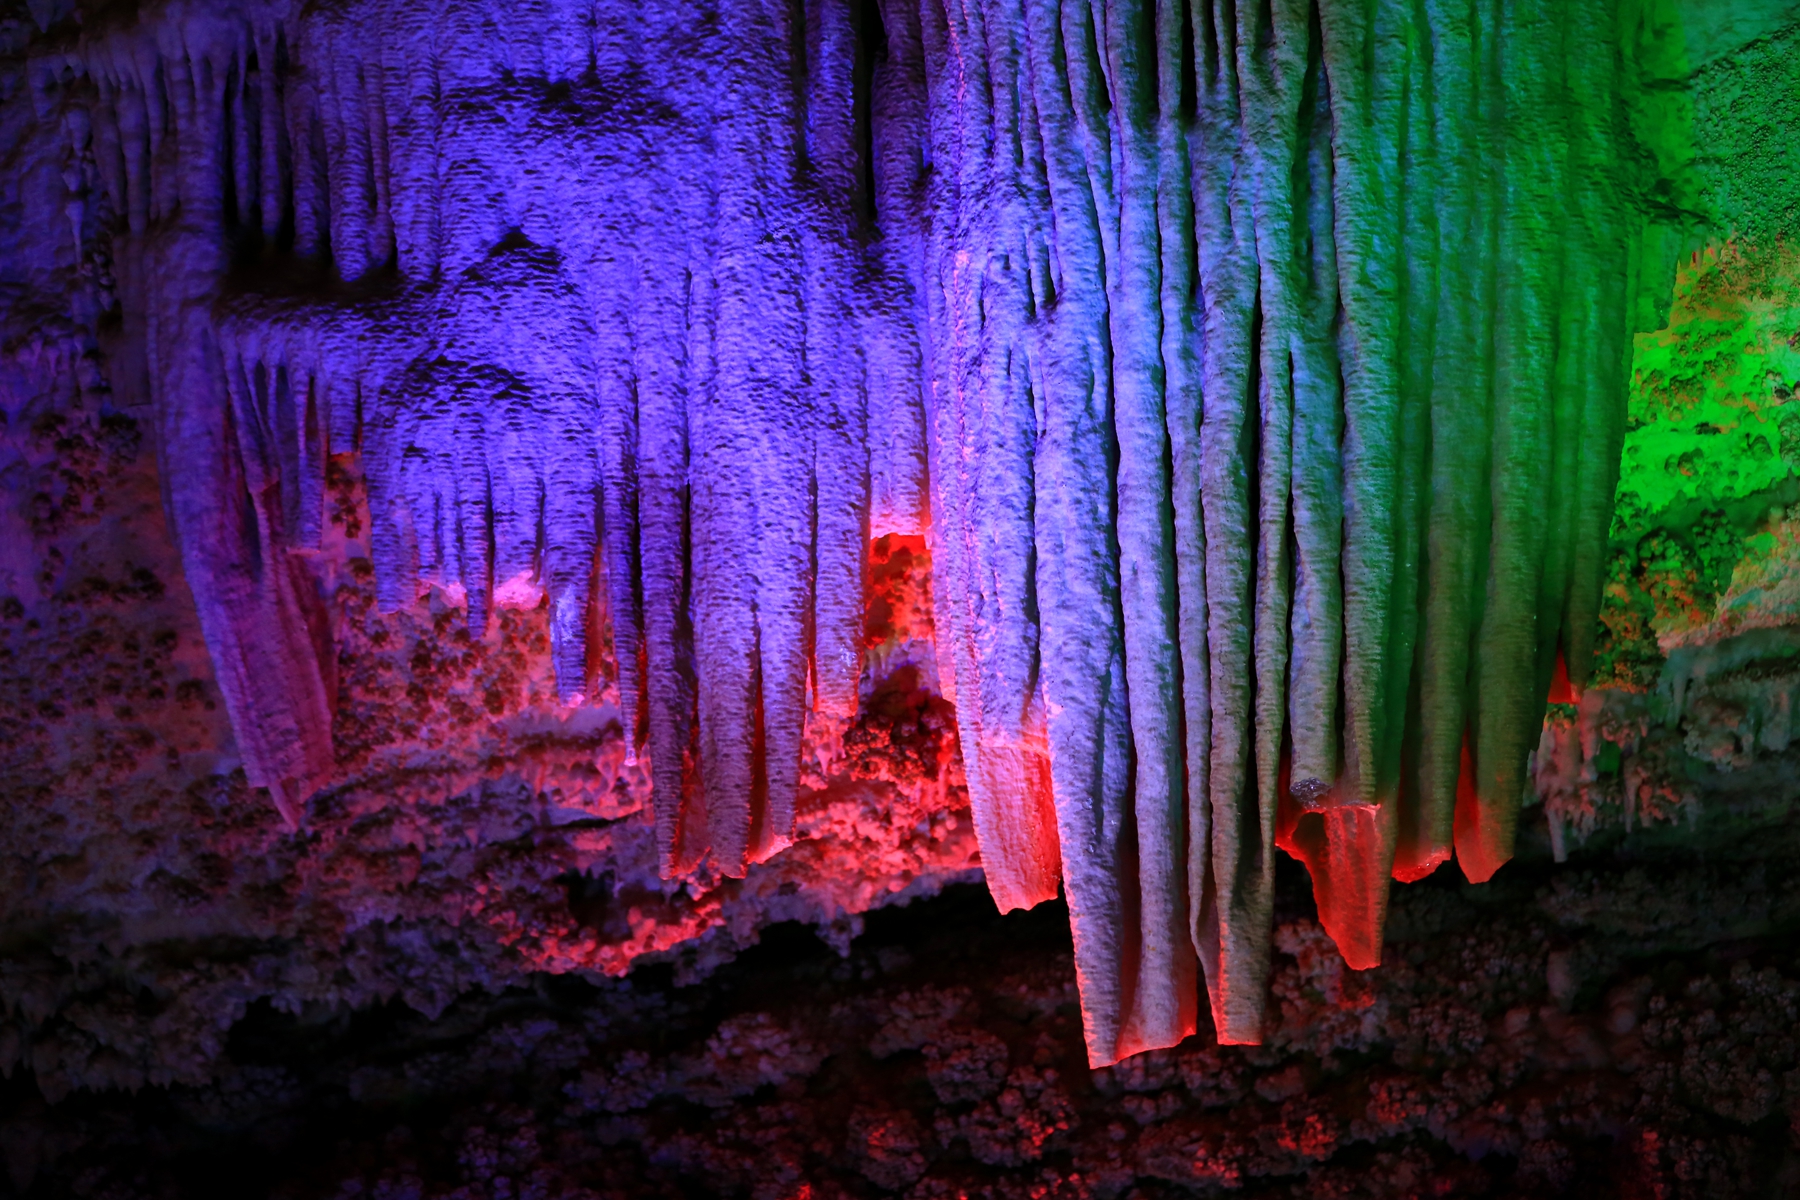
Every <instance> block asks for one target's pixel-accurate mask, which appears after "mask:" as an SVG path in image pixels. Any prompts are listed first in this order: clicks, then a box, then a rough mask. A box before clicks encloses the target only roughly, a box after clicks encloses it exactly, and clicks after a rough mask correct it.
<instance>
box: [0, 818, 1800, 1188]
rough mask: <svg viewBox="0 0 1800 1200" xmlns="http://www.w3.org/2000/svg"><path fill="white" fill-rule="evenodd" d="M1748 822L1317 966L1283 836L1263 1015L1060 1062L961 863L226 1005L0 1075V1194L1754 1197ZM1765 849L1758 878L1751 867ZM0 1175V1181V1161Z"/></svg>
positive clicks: (1777, 1095) (1756, 1088)
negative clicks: (899, 887)
mask: <svg viewBox="0 0 1800 1200" xmlns="http://www.w3.org/2000/svg"><path fill="white" fill-rule="evenodd" d="M1773 841H1779V844H1780V855H1779V856H1777V857H1776V858H1774V859H1770V860H1759V859H1758V858H1757V856H1756V852H1755V851H1754V850H1753V849H1751V848H1750V847H1749V846H1747V845H1745V844H1734V845H1733V846H1732V847H1731V849H1732V850H1733V852H1734V854H1735V855H1736V862H1735V863H1734V865H1733V866H1732V867H1729V868H1724V867H1718V866H1700V865H1694V864H1691V863H1690V864H1681V863H1679V862H1674V861H1669V860H1658V861H1653V862H1651V863H1647V864H1646V865H1645V868H1644V869H1642V870H1639V871H1636V872H1622V871H1620V870H1618V869H1617V868H1616V866H1615V867H1611V868H1608V867H1607V866H1606V865H1605V864H1601V865H1600V869H1599V870H1597V871H1596V870H1592V869H1581V870H1576V871H1567V870H1560V871H1557V872H1556V873H1555V874H1549V875H1547V874H1546V873H1545V872H1546V870H1547V869H1548V868H1550V866H1551V864H1550V863H1549V862H1548V860H1547V858H1540V857H1537V856H1535V855H1533V854H1532V853H1531V852H1529V851H1527V853H1526V855H1525V857H1526V859H1527V860H1528V861H1527V862H1526V863H1523V864H1521V865H1520V867H1518V868H1509V869H1508V873H1504V874H1503V875H1502V877H1501V879H1507V878H1508V875H1510V880H1509V881H1508V882H1505V883H1502V882H1501V881H1500V880H1496V881H1495V882H1494V883H1491V884H1487V885H1484V886H1481V887H1472V886H1466V885H1461V884H1460V881H1453V880H1452V879H1451V877H1450V876H1449V874H1448V873H1445V874H1444V875H1441V876H1439V877H1437V878H1435V879H1434V880H1432V881H1431V882H1428V883H1424V884H1420V885H1417V886H1415V887H1414V888H1410V889H1398V890H1396V893H1395V896H1394V900H1393V908H1392V913H1391V919H1390V926H1389V934H1390V936H1389V943H1388V956H1387V957H1388V963H1387V965H1385V966H1384V967H1383V968H1382V969H1381V970H1380V971H1373V972H1356V971H1351V970H1349V969H1348V968H1347V967H1346V966H1345V964H1344V962H1343V959H1342V957H1341V956H1340V955H1339V954H1338V953H1337V951H1336V950H1335V948H1334V947H1333V946H1332V943H1331V940H1330V938H1329V937H1328V936H1327V935H1326V934H1325V933H1324V931H1323V930H1322V929H1321V928H1320V926H1319V925H1318V923H1317V921H1316V919H1315V918H1314V916H1313V914H1312V911H1311V905H1310V901H1309V897H1308V895H1307V892H1308V887H1307V882H1306V880H1305V879H1304V878H1303V876H1302V875H1301V873H1300V871H1299V870H1298V869H1297V868H1293V864H1289V868H1290V869H1291V870H1290V872H1287V873H1284V878H1283V879H1282V880H1281V881H1279V882H1278V885H1277V889H1276V908H1277V916H1276V926H1275V938H1274V945H1275V953H1274V963H1273V968H1272V970H1271V976H1270V982H1271V989H1272V994H1273V1000H1274V1003H1273V1004H1272V1005H1271V1008H1270V1012H1269V1015H1268V1019H1267V1024H1266V1026H1265V1028H1264V1030H1263V1031H1262V1032H1263V1045H1261V1046H1258V1047H1232V1046H1217V1045H1214V1044H1213V1042H1212V1039H1211V1038H1200V1039H1191V1040H1189V1041H1188V1042H1186V1043H1184V1044H1183V1045H1182V1046H1181V1047H1179V1048H1176V1049H1172V1050H1162V1051H1155V1052H1151V1053H1148V1054H1144V1055H1139V1056H1136V1057H1134V1058H1132V1059H1129V1060H1127V1061H1126V1062H1123V1063H1121V1064H1118V1065H1117V1066H1114V1067H1112V1068H1109V1069H1104V1070H1100V1071H1093V1072H1090V1071H1089V1070H1088V1069H1087V1065H1086V1049H1085V1045H1084V1039H1083V1036H1082V1031H1081V1009H1080V1006H1079V1004H1078V1003H1077V997H1076V993H1075V988H1074V966H1073V961H1072V956H1071V949H1072V947H1071V944H1070V941H1069V937H1068V932H1067V930H1068V924H1067V920H1066V914H1065V912H1064V910H1063V908H1062V906H1061V905H1060V904H1052V905H1046V906H1044V907H1043V908H1042V909H1040V910H1038V911H1036V912H1033V913H1029V914H1013V915H1011V916H1007V917H1001V916H999V915H998V914H997V913H995V912H994V910H993V908H992V905H991V902H990V901H988V900H987V898H986V897H985V896H984V895H982V894H981V893H980V892H979V891H977V890H976V889H975V888H960V889H954V890H953V891H951V892H949V893H946V894H945V896H944V897H942V898H940V899H937V900H932V901H925V902H922V903H921V904H919V905H916V906H914V907H912V908H910V909H904V910H892V911H890V912H889V913H885V914H881V915H879V916H876V917H872V918H871V921H870V926H869V929H868V932H867V933H866V934H865V935H864V936H863V937H861V938H859V939H858V940H857V941H856V942H855V943H853V944H852V945H851V946H850V947H849V953H848V954H847V955H845V956H842V957H840V956H839V955H838V954H837V953H835V952H833V951H831V950H829V949H827V948H826V947H824V946H822V945H820V944H819V943H818V942H817V941H816V940H815V939H813V938H812V937H811V936H810V935H808V934H806V933H804V932H801V931H797V930H792V929H783V930H777V931H774V933H775V935H776V936H772V937H771V938H770V939H769V941H768V943H767V944H765V945H764V946H762V947H759V948H757V949H755V950H752V951H750V952H748V953H747V954H746V955H745V956H744V957H743V958H741V959H740V960H739V961H738V962H736V963H733V964H731V965H730V966H727V967H725V968H723V969H722V970H721V971H720V972H719V973H718V974H716V975H715V976H713V977H712V979H711V980H709V981H708V982H707V983H705V984H701V985H697V986H688V987H675V986H672V985H671V983H670V982H669V979H668V977H667V975H666V974H664V975H660V976H658V975H656V974H655V973H650V974H645V975H639V976H637V977H635V978H634V979H632V980H629V981H619V982H611V983H605V984H601V985H599V986H597V987H595V986H586V985H582V984H579V983H575V982H573V981H569V980H567V979H558V978H556V977H540V978H539V980H538V981H537V982H536V983H535V984H534V985H531V986H525V987H520V988H516V989H512V990H509V991H507V992H505V993H503V994H500V995H493V996H470V997H467V998H465V999H463V1000H461V1001H459V1002H458V1003H457V1004H455V1005H452V1006H451V1007H449V1008H448V1009H446V1010H445V1011H444V1012H443V1013H441V1014H439V1015H437V1016H436V1017H435V1018H433V1017H426V1016H423V1015H420V1014H418V1013H416V1012H413V1011H410V1010H408V1009H406V1008H405V1007H404V1006H400V1005H389V1006H386V1007H382V1008H376V1009H368V1010H364V1011H362V1012H360V1013H357V1014H355V1015H350V1014H347V1013H337V1014H329V1013H326V1012H323V1011H319V1012H312V1013H304V1014H296V1015H289V1014H284V1013H281V1012H278V1011H276V1010H274V1009H273V1008H271V1007H270V1006H268V1005H266V1004H265V1005H259V1006H257V1007H256V1008H255V1009H254V1010H252V1011H251V1012H250V1013H249V1014H247V1016H246V1018H245V1019H244V1020H243V1021H241V1022H240V1023H239V1024H238V1026H237V1027H236V1028H235V1029H234V1031H233V1033H232V1037H231V1040H230V1045H229V1047H228V1051H227V1055H226V1058H225V1059H224V1061H222V1062H221V1064H220V1066H219V1069H218V1071H217V1073H216V1074H215V1076H214V1077H213V1078H212V1079H211V1080H209V1081H208V1082H206V1083H204V1084H200V1085H192V1086H175V1087H169V1088H152V1089H149V1090H146V1091H144V1092H140V1093H138V1094H136V1095H128V1094H126V1093H123V1092H118V1091H114V1092H109V1093H106V1094H103V1095H92V1096H81V1097H72V1098H70V1099H69V1100H67V1101H64V1102H63V1103H62V1104H60V1105H58V1106H56V1107H55V1108H53V1109H47V1108H45V1107H44V1105H43V1103H42V1101H41V1100H40V1099H38V1098H37V1096H36V1095H35V1094H34V1093H33V1092H32V1090H31V1089H30V1088H29V1086H26V1087H20V1086H17V1085H14V1086H12V1087H8V1088H5V1089H3V1090H0V1150H3V1151H4V1154H5V1156H6V1163H7V1167H8V1172H7V1174H6V1176H5V1177H4V1178H0V1192H6V1194H16V1195H23V1196H53V1195H70V1194H73V1195H81V1196H104V1197H112V1198H116V1200H128V1198H129V1200H136V1198H138V1197H161V1196H185V1197H204V1196H211V1195H219V1196H227V1195H229V1196H246V1195H265V1194H266V1195H269V1196H272V1197H282V1198H288V1197H292V1198H295V1200H298V1198H300V1197H314V1196H319V1197H341V1198H345V1200H348V1198H350V1197H393V1198H398V1197H415V1198H424V1197H433V1198H450V1197H455V1198H457V1200H474V1198H477V1197H480V1198H483V1200H486V1198H489V1197H494V1198H498V1197H515V1198H516V1197H546V1198H547V1197H595V1198H598V1197H604V1198H608V1200H610V1198H612V1197H619V1198H621V1200H623V1198H625V1197H631V1198H633V1200H636V1198H640V1197H671V1198H672V1197H680V1196H707V1197H747V1198H758V1200H760V1198H768V1200H792V1198H795V1197H811V1198H815V1200H817V1198H821V1197H830V1198H834V1200H849V1198H852V1197H876V1196H905V1197H909V1198H912V1200H974V1198H980V1200H1027V1198H1031V1200H1046V1198H1056V1200H1089V1198H1095V1197H1098V1198H1102V1200H1114V1198H1124V1197H1131V1198H1134V1200H1149V1198H1151V1197H1185V1196H1216V1195H1219V1194H1222V1193H1225V1194H1232V1195H1243V1196H1256V1197H1263V1196H1267V1197H1277V1196H1279V1197H1296V1198H1300V1197H1305V1198H1308V1200H1311V1198H1314V1197H1321V1196H1323V1197H1333V1198H1344V1200H1348V1198H1351V1197H1371V1198H1374V1197H1382V1198H1387V1197H1392V1198H1395V1200H1399V1198H1401V1197H1420V1196H1446V1197H1452V1196H1453V1197H1483V1196H1487V1197H1508V1198H1518V1200H1525V1198H1528V1197H1529V1198H1542V1197H1550V1196H1579V1197H1596V1198H1609V1197H1621V1198H1623V1197H1630V1198H1634V1200H1635V1198H1648V1197H1665V1198H1668V1200H1685V1198H1689V1197H1692V1198H1694V1200H1731V1198H1735V1197H1752V1196H1768V1195H1785V1194H1788V1193H1789V1191H1791V1189H1792V1187H1793V1186H1794V1184H1795V1182H1796V1179H1797V1177H1800V1140H1797V1135H1796V1129H1797V1128H1800V1123H1797V1119H1796V1113H1797V1112H1800V1042H1797V1040H1796V1038H1795V1035H1794V1029H1795V1021H1796V1018H1797V1017H1800V957H1797V955H1796V947H1795V944H1794V942H1793V940H1792V938H1791V936H1781V935H1778V934H1776V933H1775V932H1774V931H1775V930H1778V929H1779V928H1780V927H1782V926H1784V925H1790V924H1791V922H1792V921H1793V919H1794V917H1795V915H1796V914H1797V913H1800V907H1796V906H1797V905H1800V895H1797V894H1796V893H1795V889H1794V887H1793V885H1792V881H1791V879H1788V878H1787V876H1786V874H1785V873H1782V872H1781V870H1780V866H1779V864H1780V862H1781V861H1782V858H1781V856H1791V855H1792V854H1793V852H1794V846H1793V845H1792V841H1791V839H1770V838H1769V837H1768V836H1767V835H1766V834H1765V835H1764V845H1765V847H1766V846H1768V845H1769V844H1770V843H1771V842H1773ZM1765 869H1769V870H1772V871H1773V872H1775V874H1773V875H1770V876H1764V875H1762V874H1761V872H1762V871H1763V870H1765ZM9 1185H10V1191H7V1189H8V1187H9Z"/></svg>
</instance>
